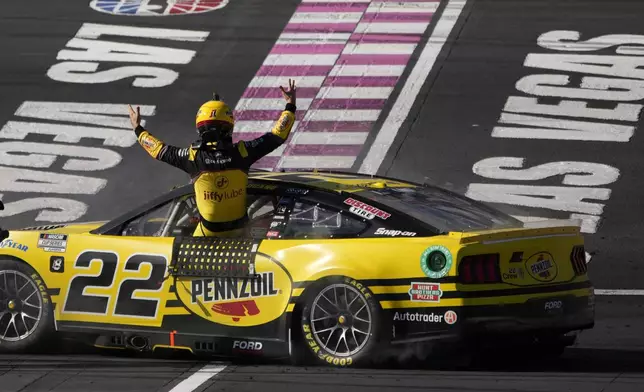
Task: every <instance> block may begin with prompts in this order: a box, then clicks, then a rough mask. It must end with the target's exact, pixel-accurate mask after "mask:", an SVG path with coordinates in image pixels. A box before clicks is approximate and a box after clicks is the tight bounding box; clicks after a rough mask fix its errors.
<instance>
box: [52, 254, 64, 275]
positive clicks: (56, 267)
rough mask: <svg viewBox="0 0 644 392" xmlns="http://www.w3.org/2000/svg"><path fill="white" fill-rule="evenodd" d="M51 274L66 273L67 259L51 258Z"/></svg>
mask: <svg viewBox="0 0 644 392" xmlns="http://www.w3.org/2000/svg"><path fill="white" fill-rule="evenodd" d="M49 272H56V273H61V274H62V273H63V272H65V258H64V257H63V256H51V257H50V258H49Z"/></svg>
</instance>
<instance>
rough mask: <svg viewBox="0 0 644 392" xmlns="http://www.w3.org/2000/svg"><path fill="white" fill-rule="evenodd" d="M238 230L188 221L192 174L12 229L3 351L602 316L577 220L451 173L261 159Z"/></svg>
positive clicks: (284, 350) (322, 346)
mask: <svg viewBox="0 0 644 392" xmlns="http://www.w3.org/2000/svg"><path fill="white" fill-rule="evenodd" d="M247 199H248V215H249V218H250V220H249V223H248V225H247V228H246V233H245V235H244V237H242V238H232V239H226V238H207V237H193V236H192V232H193V230H194V229H195V227H196V225H197V219H198V218H197V217H198V213H197V210H196V206H195V201H194V191H193V188H192V186H190V185H186V186H182V187H179V188H176V189H174V190H172V191H170V192H169V193H167V194H165V195H163V196H160V197H158V198H156V199H155V200H153V201H151V202H149V203H147V204H145V205H143V206H142V207H140V208H137V209H135V210H133V211H130V212H128V213H126V214H124V215H122V216H119V217H117V218H115V219H112V220H110V221H107V222H95V223H84V224H68V225H63V224H60V225H52V226H41V227H32V228H26V229H20V230H10V231H9V233H8V238H6V239H4V240H3V241H2V243H1V245H0V349H2V350H8V351H20V350H24V349H28V348H30V347H35V346H37V345H42V344H45V345H46V344H47V343H48V341H49V340H48V339H49V338H50V337H51V336H52V334H53V333H71V334H72V336H74V337H76V338H79V339H81V338H87V339H90V340H89V341H90V342H91V343H92V344H94V345H96V346H97V347H104V348H114V349H134V350H155V349H158V348H166V349H167V348H170V349H177V350H188V351H190V352H193V353H201V354H211V355H213V356H217V357H237V356H255V357H257V356H263V357H270V358H291V359H293V360H294V361H295V362H298V363H302V362H306V361H307V360H312V361H317V362H319V363H324V364H330V365H335V366H351V365H355V364H359V363H363V362H364V363H368V362H369V361H370V360H372V359H374V358H376V357H377V355H379V354H382V353H385V352H388V350H395V349H396V348H397V347H406V346H409V345H413V346H416V345H418V344H419V343H422V342H436V341H448V340H457V341H466V342H470V343H472V344H475V343H476V342H482V341H493V340H494V339H497V338H500V340H506V341H507V340H508V339H510V338H511V337H517V338H521V339H526V341H527V340H529V341H534V339H537V340H538V341H540V342H541V344H543V345H550V346H552V347H564V346H565V345H567V344H570V343H571V339H569V338H568V336H569V333H571V332H572V333H574V332H575V331H581V330H584V329H589V328H592V327H593V325H594V294H593V293H594V290H593V286H592V284H591V282H590V281H589V279H588V276H587V273H586V262H585V252H584V240H583V237H582V236H581V235H580V232H579V227H577V226H574V225H541V226H539V227H527V226H526V225H524V223H522V222H520V221H518V220H516V219H514V218H513V217H511V216H508V215H506V214H503V213H501V212H499V211H497V210H496V209H493V208H490V207H488V206H486V205H483V204H481V203H479V202H476V201H474V200H471V199H469V198H466V197H464V196H461V195H458V194H455V193H452V192H449V191H447V190H443V189H441V188H437V187H433V186H427V185H419V184H413V183H408V182H403V181H398V180H394V179H388V178H375V177H371V176H364V175H359V174H347V173H326V172H325V173H318V172H305V171H299V172H286V173H279V172H278V173H276V172H264V171H251V173H250V179H249V185H248V190H247Z"/></svg>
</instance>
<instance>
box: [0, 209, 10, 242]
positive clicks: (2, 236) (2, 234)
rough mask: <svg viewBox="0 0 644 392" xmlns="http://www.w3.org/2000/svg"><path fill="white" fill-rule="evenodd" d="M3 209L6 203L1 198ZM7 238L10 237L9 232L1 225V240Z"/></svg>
mask: <svg viewBox="0 0 644 392" xmlns="http://www.w3.org/2000/svg"><path fill="white" fill-rule="evenodd" d="M2 210H4V204H3V203H2V200H0V211H2ZM7 238H9V232H8V231H7V230H3V229H2V227H0V241H4V240H5V239H7Z"/></svg>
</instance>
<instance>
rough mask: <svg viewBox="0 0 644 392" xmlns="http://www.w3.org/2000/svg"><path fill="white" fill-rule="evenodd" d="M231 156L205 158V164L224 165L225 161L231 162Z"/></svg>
mask: <svg viewBox="0 0 644 392" xmlns="http://www.w3.org/2000/svg"><path fill="white" fill-rule="evenodd" d="M232 161H233V159H232V158H217V159H210V158H206V160H205V162H206V164H207V165H225V164H226V163H230V162H232Z"/></svg>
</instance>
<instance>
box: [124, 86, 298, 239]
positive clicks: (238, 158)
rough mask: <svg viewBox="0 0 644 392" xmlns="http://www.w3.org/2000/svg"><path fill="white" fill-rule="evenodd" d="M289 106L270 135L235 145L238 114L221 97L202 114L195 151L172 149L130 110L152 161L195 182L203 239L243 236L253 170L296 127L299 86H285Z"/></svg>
mask: <svg viewBox="0 0 644 392" xmlns="http://www.w3.org/2000/svg"><path fill="white" fill-rule="evenodd" d="M280 89H281V90H282V95H283V96H284V99H285V100H286V107H285V108H284V111H283V112H282V113H281V115H280V117H279V119H278V120H277V122H276V123H275V125H274V126H273V129H272V130H271V131H270V132H267V133H265V134H264V135H262V136H260V137H258V138H257V139H254V140H251V141H240V142H237V143H233V139H232V134H233V127H234V125H235V120H234V118H233V112H232V110H231V109H230V108H229V107H228V105H226V103H225V102H223V101H221V100H219V97H218V96H217V95H215V97H214V99H213V100H212V101H208V102H206V103H204V104H203V105H202V106H201V107H200V108H199V111H198V112H197V117H196V121H195V122H196V127H197V133H198V134H199V139H197V140H196V141H195V142H194V143H192V145H191V146H190V147H186V148H179V147H175V146H171V145H169V144H166V143H164V142H163V141H161V140H159V139H158V138H156V137H155V136H153V135H152V134H151V133H150V132H149V131H148V130H146V129H144V128H143V127H142V126H141V114H140V108H138V107H137V109H136V111H134V109H133V108H132V106H131V105H128V107H129V111H130V121H131V123H132V128H133V129H134V132H135V133H136V136H137V139H138V141H139V144H140V145H141V146H142V147H143V149H145V151H147V153H148V154H150V156H152V158H155V159H157V160H159V161H162V162H165V163H168V164H170V165H172V166H175V167H177V168H179V169H181V170H183V171H185V172H186V173H188V174H189V175H190V177H191V182H192V183H193V184H194V189H195V199H196V201H197V209H198V210H199V215H200V216H199V218H200V219H199V223H198V225H197V228H196V229H195V231H194V234H193V235H194V236H197V237H202V236H204V237H211V236H215V237H237V236H241V234H242V232H243V228H244V225H245V223H246V221H247V219H248V216H247V211H246V186H247V184H248V170H249V169H250V167H251V165H253V164H254V163H255V162H256V161H258V160H259V159H260V158H262V157H264V156H265V155H267V154H269V153H270V152H272V151H273V150H275V149H276V148H277V147H279V146H280V145H282V144H283V143H284V142H285V141H286V139H287V138H288V135H289V133H290V132H291V129H292V128H293V124H294V122H295V110H296V106H295V81H291V80H290V79H289V88H288V90H285V89H284V88H283V87H282V86H280Z"/></svg>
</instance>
